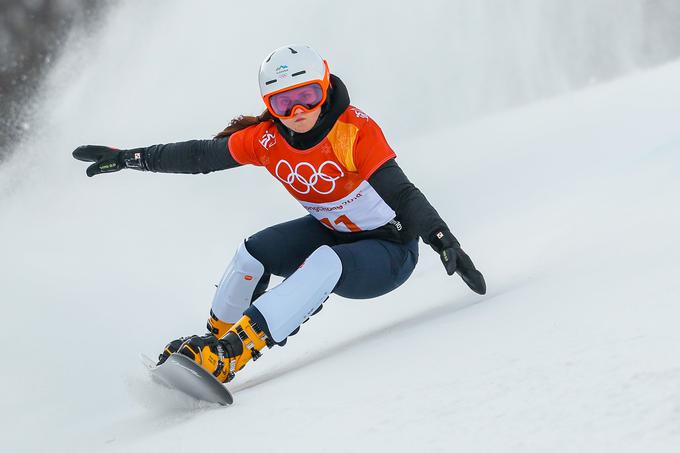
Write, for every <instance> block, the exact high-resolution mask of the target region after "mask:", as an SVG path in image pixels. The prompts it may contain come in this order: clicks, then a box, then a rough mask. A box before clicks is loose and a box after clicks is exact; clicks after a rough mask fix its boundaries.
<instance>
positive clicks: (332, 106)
mask: <svg viewBox="0 0 680 453" xmlns="http://www.w3.org/2000/svg"><path fill="white" fill-rule="evenodd" d="M331 85H332V89H331V92H330V93H329V96H328V101H327V102H326V103H325V104H324V106H323V107H322V113H321V116H320V118H319V121H318V122H317V124H316V125H315V127H314V129H312V131H310V132H307V133H304V134H296V133H294V132H292V131H290V130H288V129H287V128H285V126H283V124H282V123H281V122H280V121H278V120H275V123H276V126H277V128H278V129H279V131H280V132H281V135H282V136H283V137H284V138H285V139H286V141H287V142H288V143H289V144H290V145H291V146H293V147H294V148H297V149H309V148H311V147H312V146H315V145H316V144H318V143H319V142H320V141H321V140H323V138H324V137H325V136H326V135H327V134H328V131H330V130H331V128H332V127H333V124H334V123H335V121H336V120H337V118H338V117H339V116H340V114H341V113H342V112H343V111H344V110H345V109H346V108H347V106H348V105H349V95H348V94H347V89H346V88H345V86H344V84H343V83H342V81H341V80H340V79H339V78H338V77H336V76H335V75H331ZM135 151H141V152H143V154H144V158H145V166H146V170H149V171H153V172H161V173H191V174H197V173H210V172H213V171H219V170H226V169H229V168H235V167H239V166H240V165H241V164H239V163H238V162H237V161H236V160H235V159H234V158H233V157H232V154H231V152H230V151H229V146H228V138H227V137H224V138H217V139H213V140H191V141H187V142H179V143H168V144H162V145H153V146H149V147H146V148H138V149H137V150H135ZM368 183H369V184H370V185H371V186H372V187H373V189H375V191H376V192H377V193H378V195H380V197H382V199H383V200H384V201H385V202H386V203H387V205H388V206H389V207H390V208H392V210H393V211H394V212H395V213H396V218H395V220H394V221H393V222H391V223H390V224H388V225H385V226H384V227H382V228H379V229H378V230H375V231H373V232H360V233H338V235H339V236H341V237H342V236H347V235H351V236H352V237H353V238H356V237H357V235H361V236H362V237H364V236H365V237H377V238H383V239H388V240H395V241H398V242H406V241H409V240H413V239H415V238H417V237H418V236H419V237H421V238H422V239H423V240H424V241H425V243H429V238H430V235H431V234H433V232H435V231H442V230H448V227H447V225H446V223H445V222H444V221H443V220H442V219H441V217H440V216H439V214H438V213H437V211H436V210H435V209H434V207H432V205H431V204H430V203H429V202H428V201H427V199H426V198H425V196H424V195H423V193H422V192H421V191H420V190H418V188H417V187H416V186H415V185H414V184H413V183H412V182H411V181H409V180H408V178H407V177H406V175H405V174H404V172H403V171H402V169H401V168H400V167H399V165H398V164H397V162H396V161H395V160H394V159H390V160H388V161H387V162H385V163H384V164H382V165H381V166H380V167H379V168H378V169H377V170H376V171H375V172H373V174H372V175H371V176H370V177H369V178H368Z"/></svg>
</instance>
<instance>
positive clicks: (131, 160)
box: [73, 145, 147, 176]
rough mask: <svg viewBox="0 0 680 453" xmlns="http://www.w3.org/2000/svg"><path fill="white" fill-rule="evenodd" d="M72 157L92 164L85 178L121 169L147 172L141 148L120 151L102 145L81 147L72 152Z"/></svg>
mask: <svg viewBox="0 0 680 453" xmlns="http://www.w3.org/2000/svg"><path fill="white" fill-rule="evenodd" d="M73 157H75V158H76V159H78V160H82V161H83V162H94V163H93V164H92V165H90V166H89V167H87V171H86V173H87V176H94V175H98V174H100V173H113V172H114V171H119V170H122V169H123V168H132V169H135V170H142V171H144V170H147V167H146V160H145V159H144V150H143V148H137V149H129V150H128V149H123V150H121V149H115V148H111V147H108V146H102V145H83V146H79V147H77V148H76V149H75V151H73Z"/></svg>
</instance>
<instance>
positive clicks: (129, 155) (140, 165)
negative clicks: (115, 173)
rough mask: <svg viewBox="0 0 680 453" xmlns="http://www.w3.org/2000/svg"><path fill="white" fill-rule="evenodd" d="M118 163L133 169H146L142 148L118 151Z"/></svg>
mask: <svg viewBox="0 0 680 453" xmlns="http://www.w3.org/2000/svg"><path fill="white" fill-rule="evenodd" d="M119 160H120V163H121V165H122V166H123V167H125V168H131V169H133V170H140V171H148V170H149V168H148V167H147V165H146V156H145V155H144V148H135V149H129V150H125V151H121V152H120V157H119Z"/></svg>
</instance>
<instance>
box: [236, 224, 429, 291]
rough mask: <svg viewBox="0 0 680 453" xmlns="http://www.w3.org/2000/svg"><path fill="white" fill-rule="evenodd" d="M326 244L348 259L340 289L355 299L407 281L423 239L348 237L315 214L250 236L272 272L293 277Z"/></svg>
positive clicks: (344, 261)
mask: <svg viewBox="0 0 680 453" xmlns="http://www.w3.org/2000/svg"><path fill="white" fill-rule="evenodd" d="M322 245H327V246H329V247H331V248H332V249H333V250H334V251H335V253H337V255H338V257H340V261H341V262H342V275H341V276H340V280H339V281H338V284H337V285H336V287H335V289H334V291H333V292H334V293H336V294H338V295H340V296H343V297H347V298H350V299H369V298H373V297H377V296H381V295H383V294H386V293H388V292H390V291H392V290H393V289H395V288H397V287H398V286H400V285H401V284H402V283H404V282H405V281H406V280H407V279H408V277H409V276H410V275H411V273H412V272H413V269H414V268H415V266H416V263H417V262H418V241H417V240H413V241H411V242H409V243H407V244H397V243H394V242H390V241H384V240H380V239H362V240H358V241H355V242H346V241H343V240H341V239H339V238H338V237H337V236H336V235H335V234H333V232H332V231H330V230H329V229H327V228H326V227H324V226H323V225H322V224H321V223H320V222H319V221H318V220H316V219H315V218H314V217H312V216H305V217H302V218H299V219H295V220H291V221H289V222H285V223H281V224H278V225H274V226H271V227H269V228H266V229H265V230H262V231H260V232H259V233H256V234H254V235H253V236H251V237H250V238H248V240H247V241H246V248H247V249H248V252H249V253H250V254H251V255H252V256H253V257H254V258H256V259H257V260H258V261H260V262H261V263H262V264H263V265H264V268H265V275H264V276H263V278H262V282H263V283H264V284H265V285H266V284H267V282H268V280H269V274H273V275H278V276H281V277H289V276H290V275H291V274H292V273H293V272H295V271H296V270H297V268H298V267H300V265H301V264H302V263H303V262H304V261H305V259H307V257H308V256H309V255H310V254H311V253H312V252H313V251H314V250H316V249H317V248H319V247H321V246H322Z"/></svg>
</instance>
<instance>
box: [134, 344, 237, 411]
mask: <svg viewBox="0 0 680 453" xmlns="http://www.w3.org/2000/svg"><path fill="white" fill-rule="evenodd" d="M141 359H142V363H143V364H144V366H145V367H146V368H147V369H148V370H149V372H150V373H151V377H152V379H154V380H156V381H158V382H160V383H161V384H163V385H165V386H166V387H170V388H172V389H175V390H178V391H180V392H182V393H184V394H185V395H189V396H190V397H192V398H195V399H197V400H200V401H207V402H209V403H215V404H220V405H222V406H228V405H229V404H231V403H233V402H234V398H233V397H232V396H231V393H230V392H229V390H227V388H226V387H225V386H224V384H222V383H221V382H220V381H218V380H217V378H215V376H213V375H212V374H210V373H209V372H208V371H206V370H205V369H204V368H203V367H202V366H201V365H199V364H198V363H196V362H194V361H193V360H191V359H190V358H189V357H187V356H184V355H182V354H171V355H170V357H168V359H167V360H166V361H165V362H163V363H162V364H160V365H156V361H155V360H152V359H150V358H149V357H147V356H145V355H144V354H142V355H141Z"/></svg>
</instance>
